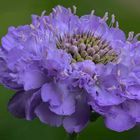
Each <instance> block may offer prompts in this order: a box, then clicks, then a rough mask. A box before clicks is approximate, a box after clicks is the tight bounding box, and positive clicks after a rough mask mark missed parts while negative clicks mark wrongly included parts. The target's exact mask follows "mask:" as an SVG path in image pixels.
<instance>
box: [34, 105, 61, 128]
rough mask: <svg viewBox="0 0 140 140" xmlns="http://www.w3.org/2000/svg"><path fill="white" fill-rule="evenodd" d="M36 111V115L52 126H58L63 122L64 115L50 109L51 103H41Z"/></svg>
mask: <svg viewBox="0 0 140 140" xmlns="http://www.w3.org/2000/svg"><path fill="white" fill-rule="evenodd" d="M35 113H36V116H37V117H38V118H39V119H40V121H41V122H43V123H46V124H49V125H52V126H57V127H58V126H60V125H61V124H62V117H61V116H58V115H56V114H55V113H53V112H51V111H50V110H49V105H48V104H47V103H42V104H40V105H39V106H38V107H37V108H36V109H35Z"/></svg>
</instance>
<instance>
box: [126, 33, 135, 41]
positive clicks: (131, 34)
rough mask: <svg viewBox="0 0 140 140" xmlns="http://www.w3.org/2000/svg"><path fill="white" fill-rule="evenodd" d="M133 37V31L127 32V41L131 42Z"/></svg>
mask: <svg viewBox="0 0 140 140" xmlns="http://www.w3.org/2000/svg"><path fill="white" fill-rule="evenodd" d="M133 38H134V32H129V33H128V38H127V41H129V42H131V41H132V40H133Z"/></svg>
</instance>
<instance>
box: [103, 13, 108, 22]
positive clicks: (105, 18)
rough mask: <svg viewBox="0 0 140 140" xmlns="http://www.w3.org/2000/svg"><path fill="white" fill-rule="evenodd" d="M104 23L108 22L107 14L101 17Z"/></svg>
mask: <svg viewBox="0 0 140 140" xmlns="http://www.w3.org/2000/svg"><path fill="white" fill-rule="evenodd" d="M102 19H103V20H104V21H107V20H108V12H105V15H104V16H103V18H102Z"/></svg>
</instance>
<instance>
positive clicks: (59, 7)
mask: <svg viewBox="0 0 140 140" xmlns="http://www.w3.org/2000/svg"><path fill="white" fill-rule="evenodd" d="M58 9H59V11H60V13H62V8H61V6H60V5H58Z"/></svg>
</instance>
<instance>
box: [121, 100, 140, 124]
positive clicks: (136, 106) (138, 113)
mask: <svg viewBox="0 0 140 140" xmlns="http://www.w3.org/2000/svg"><path fill="white" fill-rule="evenodd" d="M123 107H124V108H125V110H126V111H127V112H128V114H129V115H131V116H132V117H133V118H135V119H136V122H140V101H139V100H128V101H126V102H124V103H123Z"/></svg>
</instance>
